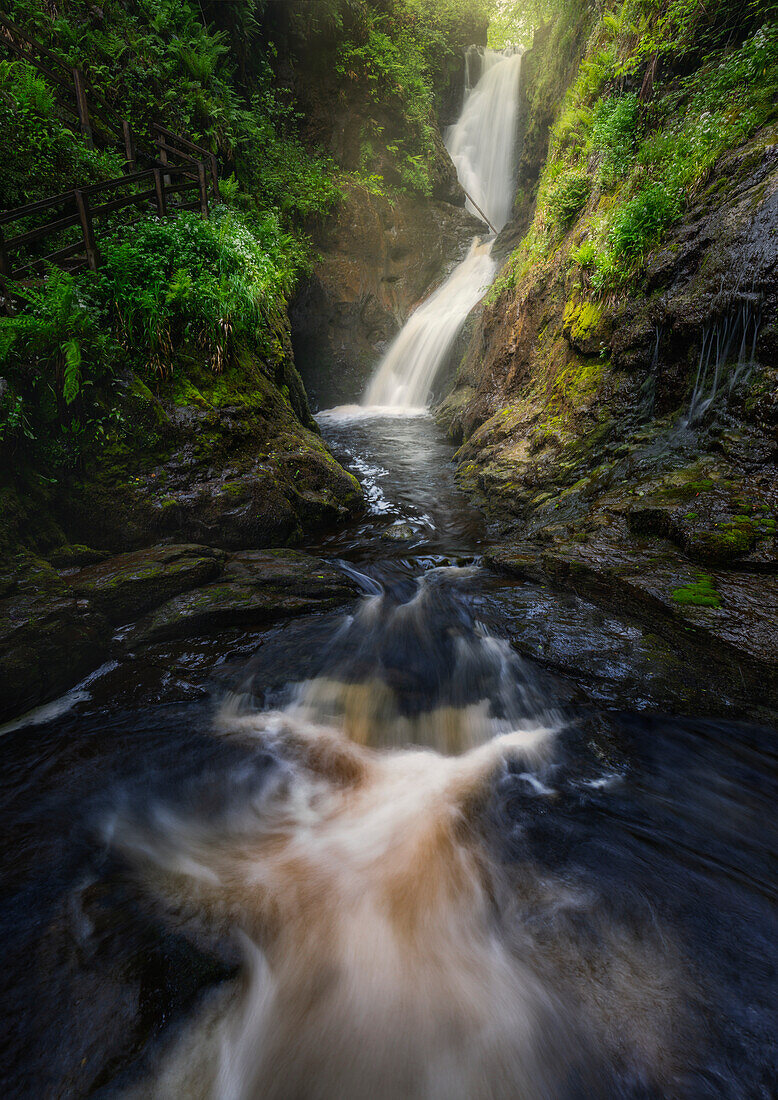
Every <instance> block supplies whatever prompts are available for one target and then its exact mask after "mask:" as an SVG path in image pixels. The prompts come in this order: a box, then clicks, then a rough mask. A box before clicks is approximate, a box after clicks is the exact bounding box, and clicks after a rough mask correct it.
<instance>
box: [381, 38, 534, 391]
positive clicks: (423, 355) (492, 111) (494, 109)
mask: <svg viewBox="0 0 778 1100" xmlns="http://www.w3.org/2000/svg"><path fill="white" fill-rule="evenodd" d="M520 69H521V55H520V54H518V53H516V52H514V51H506V52H505V53H497V52H496V51H494V50H484V51H482V52H481V51H478V53H477V61H476V59H475V57H474V47H470V49H469V50H468V52H467V54H466V55H465V101H464V106H463V108H462V114H461V116H460V118H459V121H458V122H456V123H455V124H454V125H453V126H452V127H450V128H449V130H448V133H447V135H446V145H447V148H448V150H449V152H450V153H451V159H452V161H453V162H454V165H455V167H456V170H457V175H458V177H459V180H460V182H461V183H462V186H463V187H464V188H465V190H466V191H468V192H469V193H470V194H471V195H472V196H473V198H474V199H475V201H476V202H477V203H478V204H479V205H480V206H481V207H482V209H483V211H484V213H485V214H486V215H487V217H488V218H489V220H490V221H491V222H492V224H493V225H494V226H495V227H496V228H497V229H501V228H502V226H503V225H505V223H506V221H507V220H508V217H509V215H510V209H511V203H512V201H513V187H514V175H515V146H516V128H517V120H518V109H519V73H520ZM473 78H476V83H475V85H474V86H473V87H472V88H471V87H470V81H471V79H473ZM467 205H468V208H469V209H471V210H472V206H471V204H470V202H469V200H468V204H467ZM479 216H480V215H479ZM492 244H493V240H492V239H487V240H485V241H483V242H482V241H481V240H480V238H478V237H475V238H474V240H473V243H472V244H471V246H470V251H469V252H468V254H467V256H466V258H465V259H464V260H463V261H462V263H460V264H459V265H458V266H457V267H455V268H454V270H453V271H452V272H451V274H450V275H449V277H448V279H447V280H446V281H445V282H444V283H443V284H442V285H441V286H440V287H439V288H438V289H437V290H436V291H435V293H434V294H432V295H431V296H430V297H429V298H427V299H426V301H424V302H423V303H422V304H421V305H420V306H419V307H418V308H417V309H416V310H415V312H414V313H413V314H412V315H411V317H410V318H409V320H408V321H407V322H406V324H405V326H404V328H403V329H402V331H401V332H400V334H399V335H398V336H397V338H396V339H395V341H394V343H393V344H392V346H391V347H390V348H389V350H388V351H387V353H386V355H385V356H384V357H383V359H382V360H381V362H380V363H379V364H378V369H377V370H376V373H375V375H374V376H373V379H372V380H371V382H370V385H369V386H368V388H367V392H366V393H365V396H364V398H363V400H362V405H363V406H367V407H368V408H380V409H385V410H386V409H392V410H405V411H412V410H418V409H423V408H425V407H426V406H427V405H428V403H429V400H430V388H431V386H432V384H433V382H434V380H435V376H436V375H437V373H438V371H439V370H440V368H441V367H442V366H443V364H444V363H445V361H446V359H447V357H448V356H449V355H450V353H451V349H452V347H453V345H454V343H455V341H456V338H457V336H458V335H459V332H460V330H461V328H462V326H463V325H464V323H465V320H466V319H467V315H468V314H469V313H470V311H471V310H472V309H473V308H474V306H476V305H477V303H478V302H479V300H480V299H481V297H482V295H483V294H484V292H485V290H486V288H487V287H488V286H489V285H490V284H491V282H492V280H493V279H494V276H495V274H496V271H497V265H496V264H495V262H494V260H493V259H492V257H491V250H492Z"/></svg>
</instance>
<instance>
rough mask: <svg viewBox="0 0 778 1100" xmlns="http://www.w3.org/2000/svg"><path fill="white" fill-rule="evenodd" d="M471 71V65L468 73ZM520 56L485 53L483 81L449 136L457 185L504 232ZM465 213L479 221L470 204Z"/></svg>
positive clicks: (512, 171)
mask: <svg viewBox="0 0 778 1100" xmlns="http://www.w3.org/2000/svg"><path fill="white" fill-rule="evenodd" d="M471 71H472V62H470V63H469V64H468V65H467V68H466V72H467V73H468V74H469V73H470V72H471ZM520 73H521V54H520V53H513V52H510V53H496V52H495V51H494V50H485V51H484V52H483V55H482V58H481V73H480V79H479V80H478V83H477V84H476V85H475V87H474V88H472V89H471V91H470V93H469V94H468V95H466V98H465V105H464V107H463V109H462V114H461V115H460V118H459V121H458V122H456V123H455V124H454V125H453V126H451V127H449V129H448V132H447V133H446V148H447V149H448V151H449V153H450V154H451V159H452V161H453V162H454V167H455V168H456V170H457V176H458V177H459V182H460V183H461V184H462V186H463V187H464V189H465V191H467V192H468V194H469V195H472V197H473V199H475V201H476V203H477V204H478V205H479V206H480V207H481V209H482V210H483V211H484V213H485V214H486V216H487V217H488V219H489V221H490V222H491V223H492V225H493V226H494V227H495V229H497V230H500V229H502V227H503V226H504V225H505V223H506V222H507V220H508V218H509V217H510V213H511V205H512V203H513V188H514V177H515V167H516V165H515V155H516V129H517V125H518V117H519V77H520ZM467 209H468V210H469V211H470V212H471V214H475V216H476V217H480V214H479V213H478V211H477V210H476V208H475V206H474V205H473V204H472V203H471V202H470V200H468V202H467Z"/></svg>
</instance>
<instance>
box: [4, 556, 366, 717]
mask: <svg viewBox="0 0 778 1100" xmlns="http://www.w3.org/2000/svg"><path fill="white" fill-rule="evenodd" d="M0 582H1V586H0V595H2V596H4V597H5V598H4V599H0V721H3V720H7V719H11V718H15V717H17V716H18V715H20V714H23V713H24V712H25V711H27V710H30V709H31V708H33V707H35V706H38V705H40V704H42V703H46V702H49V701H50V700H52V699H55V698H57V696H59V695H61V694H63V693H64V692H66V691H67V690H69V689H70V688H71V687H73V686H74V685H75V684H76V683H78V681H79V680H81V679H83V677H85V676H86V675H88V674H89V673H90V672H92V671H93V670H94V669H95V668H97V666H98V665H100V664H101V662H103V661H104V660H105V658H106V657H107V656H108V655H109V654H110V653H111V652H112V651H113V652H115V653H116V654H117V655H121V654H122V653H125V652H127V650H128V649H130V650H134V649H137V648H139V647H145V646H148V645H152V644H155V643H158V642H160V641H167V640H170V639H181V638H187V637H190V636H193V637H194V636H204V635H211V634H215V633H218V632H221V631H225V630H232V629H235V628H243V627H253V626H261V625H262V624H265V623H270V622H274V621H277V620H279V619H283V618H285V617H288V616H293V615H301V614H305V613H309V612H314V611H319V610H326V609H328V608H332V607H337V606H338V605H340V604H342V603H344V602H346V601H348V600H350V599H352V598H354V597H355V596H356V595H357V588H356V585H355V584H354V583H353V582H352V581H351V580H349V579H348V578H347V577H346V576H345V575H344V574H343V573H341V572H339V571H338V570H337V569H335V568H334V567H333V566H331V565H328V564H326V563H325V562H323V561H321V560H320V559H318V558H315V557H312V556H311V555H310V554H305V553H302V552H300V551H295V550H260V551H245V552H239V553H235V554H231V555H229V554H227V553H226V552H224V551H222V550H217V549H213V548H212V547H209V546H199V545H197V544H172V545H160V546H152V547H149V548H147V549H145V550H138V551H135V552H133V553H129V554H121V555H119V556H117V557H113V558H109V559H107V560H105V561H102V562H100V563H97V564H93V565H89V566H87V567H86V568H84V569H79V570H77V571H75V572H74V571H73V570H72V568H67V569H65V570H62V571H59V572H58V571H57V570H55V569H54V568H53V567H52V566H51V565H49V564H48V563H46V562H44V561H42V560H40V559H33V558H26V559H24V560H20V561H19V562H18V563H16V565H15V566H14V568H13V569H11V570H9V572H8V574H7V575H4V576H3V577H0ZM117 626H120V627H122V629H121V630H120V631H119V633H118V634H114V632H115V628H116V627H117ZM112 636H113V637H112Z"/></svg>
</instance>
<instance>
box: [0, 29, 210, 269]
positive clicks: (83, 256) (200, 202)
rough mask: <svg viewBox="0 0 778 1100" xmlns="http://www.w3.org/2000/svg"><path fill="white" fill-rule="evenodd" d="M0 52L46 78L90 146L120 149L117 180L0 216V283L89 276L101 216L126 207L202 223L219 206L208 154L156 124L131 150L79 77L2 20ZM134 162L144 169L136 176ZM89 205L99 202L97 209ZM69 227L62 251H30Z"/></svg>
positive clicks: (124, 132) (130, 138) (124, 126)
mask: <svg viewBox="0 0 778 1100" xmlns="http://www.w3.org/2000/svg"><path fill="white" fill-rule="evenodd" d="M0 45H2V46H6V47H8V48H9V49H10V50H12V51H13V52H14V53H15V54H16V55H17V56H18V57H20V58H21V59H22V60H24V61H25V62H27V63H28V64H30V65H33V66H34V67H35V68H36V69H38V70H39V71H40V72H41V73H42V74H43V75H44V76H45V77H46V79H47V81H48V82H49V83H50V84H51V86H52V88H53V89H54V91H55V93H56V95H57V102H58V104H59V105H60V107H61V108H62V109H63V110H64V111H65V112H66V113H68V114H69V115H70V116H71V117H73V118H74V119H76V120H77V121H78V126H79V129H80V131H81V134H82V135H83V137H84V140H85V141H86V142H87V143H88V144H89V145H90V146H93V145H94V143H95V139H97V140H98V141H99V142H100V144H102V145H105V146H109V145H112V144H117V143H118V144H120V145H123V147H124V153H125V163H126V170H125V175H123V176H119V177H117V178H116V179H111V180H105V181H102V182H100V183H91V184H87V185H85V186H83V187H76V188H74V189H73V190H72V191H65V192H63V193H62V194H59V195H52V196H50V197H49V198H45V199H41V200H39V201H38V202H32V203H28V204H27V205H26V206H22V207H18V208H17V209H15V210H11V211H8V212H7V213H3V214H0V275H2V276H4V277H5V278H6V279H22V278H25V277H27V276H29V275H31V274H32V273H33V272H35V271H36V269H38V268H41V267H43V266H45V265H46V264H57V265H58V266H62V267H65V268H66V269H67V270H69V271H77V270H80V269H81V268H83V267H89V268H91V269H92V270H93V271H96V270H97V268H98V267H99V265H100V250H99V247H98V240H97V231H98V229H102V228H104V224H103V225H101V224H100V223H101V222H103V219H104V218H105V217H106V216H107V215H109V214H112V213H115V212H116V211H118V210H123V209H125V208H128V207H136V208H141V209H143V208H144V207H147V208H150V209H151V210H153V211H155V212H156V213H157V214H158V215H159V216H160V217H164V216H165V215H166V214H168V213H174V212H178V211H179V210H194V209H199V211H200V213H201V214H202V216H203V217H204V218H207V217H208V193H209V191H210V192H211V194H212V195H213V197H214V199H216V200H218V199H219V176H218V165H217V162H216V157H215V156H214V154H213V153H212V152H210V151H209V150H208V149H204V148H203V147H202V146H201V145H198V144H197V143H196V142H194V141H192V140H191V139H190V138H186V137H182V136H181V135H180V134H176V133H174V132H173V131H172V130H168V129H166V128H165V127H164V126H161V125H159V124H157V123H154V124H152V127H151V131H152V135H153V143H149V144H146V143H144V142H138V141H137V139H136V137H135V135H134V133H133V131H132V127H131V126H130V123H129V122H128V121H127V120H126V119H123V118H122V117H121V116H120V115H119V114H118V113H117V112H116V111H115V110H114V108H113V107H111V105H110V104H109V103H108V102H107V100H106V99H105V97H104V96H102V95H101V94H100V93H99V92H98V91H97V90H96V89H95V88H93V87H91V86H90V85H88V84H87V82H86V80H85V79H84V75H83V73H82V72H81V70H80V69H77V68H71V67H69V66H68V65H67V64H65V62H64V61H62V60H61V59H60V58H58V57H57V55H56V54H54V53H52V51H51V50H49V49H48V48H47V47H46V46H44V45H43V44H42V43H40V42H37V41H36V40H35V39H33V38H30V36H29V35H28V34H26V33H25V32H24V31H23V30H22V29H21V28H20V27H17V26H16V24H15V23H12V22H11V21H10V20H9V19H7V18H6V17H5V16H3V15H0ZM139 162H142V163H144V164H145V165H146V166H147V167H145V168H144V169H142V170H140V171H139V170H138V164H139ZM139 188H140V190H139ZM188 191H196V192H197V195H196V197H195V198H194V199H188V200H187V201H182V200H183V199H184V198H185V196H186V193H187V192H188ZM111 196H112V197H111ZM96 197H99V201H98V202H97V203H95V198H96ZM39 214H48V215H49V218H48V220H47V221H44V222H43V223H42V224H38V225H33V226H32V227H31V228H30V227H29V226H27V227H25V228H23V229H22V230H21V231H20V232H17V233H15V234H14V235H12V236H8V235H7V230H6V229H5V227H6V226H12V225H13V224H14V223H16V222H25V221H29V220H34V219H35V218H36V216H37V215H39ZM52 214H53V216H51V215H52ZM96 221H97V223H98V227H97V229H96V226H95V223H96ZM74 227H78V228H77V229H76V234H75V240H68V242H67V243H65V244H63V243H62V241H61V240H60V244H59V246H58V247H56V248H54V249H53V250H51V251H49V252H46V253H45V254H40V253H39V252H38V251H37V250H36V247H35V246H37V245H39V242H41V241H45V240H47V238H51V237H56V236H61V235H63V234H68V233H69V231H70V230H71V229H73V228H74ZM69 235H70V236H71V237H72V236H73V234H69ZM31 246H32V251H31Z"/></svg>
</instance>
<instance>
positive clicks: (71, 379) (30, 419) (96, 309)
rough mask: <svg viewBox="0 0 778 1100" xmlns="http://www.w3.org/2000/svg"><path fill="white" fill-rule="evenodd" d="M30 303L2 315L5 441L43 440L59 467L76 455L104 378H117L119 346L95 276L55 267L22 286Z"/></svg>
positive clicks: (0, 405)
mask: <svg viewBox="0 0 778 1100" xmlns="http://www.w3.org/2000/svg"><path fill="white" fill-rule="evenodd" d="M21 293H22V294H23V297H24V299H25V300H26V306H27V308H26V309H25V310H24V311H23V312H20V313H19V314H18V315H16V316H13V317H2V318H0V372H1V373H2V375H3V377H4V379H5V382H6V385H7V387H8V388H7V390H6V392H5V393H4V395H3V398H2V400H0V442H2V443H3V444H5V445H7V446H8V445H10V446H16V447H18V446H20V445H21V444H24V443H27V444H28V445H29V444H30V443H31V442H33V441H34V442H37V443H38V444H39V446H42V447H43V448H44V450H45V451H46V453H47V457H48V459H49V462H50V463H51V464H52V465H61V464H63V463H65V462H67V461H68V458H72V457H73V456H74V455H75V454H76V452H77V447H75V446H73V444H74V441H75V440H77V439H78V438H79V437H80V436H81V435H82V434H83V431H84V428H85V426H86V423H87V421H88V420H89V419H90V414H91V411H92V400H93V398H94V396H95V387H96V386H97V384H98V383H101V382H103V381H104V380H106V379H108V378H110V376H111V375H112V373H113V370H114V367H115V365H116V363H117V361H118V352H119V349H118V346H117V344H116V341H115V340H114V339H113V338H112V336H111V335H110V325H109V323H108V317H107V315H106V311H105V309H104V307H103V305H102V303H101V301H100V297H99V295H98V294H96V293H95V287H94V285H93V284H92V283H91V281H90V280H88V279H85V278H80V279H76V278H74V277H73V276H71V275H67V274H65V273H64V272H62V271H58V270H53V271H52V272H51V275H50V277H49V278H48V280H47V281H46V282H45V283H44V284H43V285H42V286H41V287H31V288H26V289H23V290H22V291H21Z"/></svg>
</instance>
